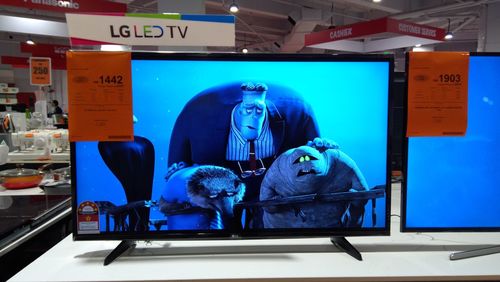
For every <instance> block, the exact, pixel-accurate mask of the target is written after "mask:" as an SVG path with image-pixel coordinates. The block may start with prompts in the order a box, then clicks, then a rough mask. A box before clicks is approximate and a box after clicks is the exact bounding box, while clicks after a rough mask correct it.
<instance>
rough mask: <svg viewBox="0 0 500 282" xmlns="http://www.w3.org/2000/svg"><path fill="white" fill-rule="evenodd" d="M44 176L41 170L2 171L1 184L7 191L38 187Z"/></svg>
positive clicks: (17, 169)
mask: <svg viewBox="0 0 500 282" xmlns="http://www.w3.org/2000/svg"><path fill="white" fill-rule="evenodd" d="M43 176H44V173H43V172H42V171H41V170H36V169H29V168H15V169H8V170H4V171H0V182H1V184H2V186H3V187H5V189H24V188H31V187H37V186H38V185H39V184H40V182H41V181H42V179H43Z"/></svg>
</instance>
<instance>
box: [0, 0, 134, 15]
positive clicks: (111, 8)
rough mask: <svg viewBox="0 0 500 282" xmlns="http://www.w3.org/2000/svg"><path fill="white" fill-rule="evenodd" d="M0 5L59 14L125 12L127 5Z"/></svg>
mask: <svg viewBox="0 0 500 282" xmlns="http://www.w3.org/2000/svg"><path fill="white" fill-rule="evenodd" d="M0 5H4V6H14V7H22V8H26V9H35V10H46V11H53V12H61V13H71V12H73V13H98V12H116V13H125V12H127V5H126V4H122V3H116V2H111V1H105V0H92V1H90V0H2V3H1V4H0Z"/></svg>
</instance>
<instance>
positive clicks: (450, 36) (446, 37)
mask: <svg viewBox="0 0 500 282" xmlns="http://www.w3.org/2000/svg"><path fill="white" fill-rule="evenodd" d="M450 25H451V21H450V19H448V31H447V32H446V35H445V36H444V39H446V40H450V39H452V38H453V33H452V32H451V31H450Z"/></svg>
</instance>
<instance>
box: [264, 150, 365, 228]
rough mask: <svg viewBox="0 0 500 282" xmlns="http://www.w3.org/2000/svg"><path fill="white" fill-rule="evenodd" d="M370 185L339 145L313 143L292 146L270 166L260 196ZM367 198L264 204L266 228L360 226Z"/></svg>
mask: <svg viewBox="0 0 500 282" xmlns="http://www.w3.org/2000/svg"><path fill="white" fill-rule="evenodd" d="M366 190H368V185H367V183H366V180H365V178H364V176H363V174H362V173H361V171H360V170H359V168H358V167H357V165H356V163H355V162H354V161H353V160H352V159H351V158H350V157H349V156H348V155H346V154H345V153H343V152H342V151H340V150H339V149H328V150H324V151H322V152H320V151H318V149H316V148H314V147H310V146H301V147H298V148H294V149H290V150H288V151H286V152H284V153H283V154H281V155H280V156H279V157H278V158H277V159H276V160H275V161H274V163H273V164H272V166H271V167H270V168H269V171H268V172H267V174H266V176H265V178H264V180H263V182H262V185H261V188H260V200H261V201H266V200H276V199H287V198H289V197H293V196H301V195H311V194H318V195H321V194H330V193H338V192H356V191H366ZM365 203H366V200H352V201H313V202H304V203H291V204H290V205H276V206H273V205H268V206H265V207H264V208H263V209H264V215H263V222H264V227H265V228H332V227H346V226H349V227H361V224H362V221H363V214H364V205H365Z"/></svg>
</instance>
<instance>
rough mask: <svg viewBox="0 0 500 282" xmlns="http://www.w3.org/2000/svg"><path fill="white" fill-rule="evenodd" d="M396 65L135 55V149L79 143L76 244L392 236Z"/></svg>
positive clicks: (362, 60)
mask: <svg viewBox="0 0 500 282" xmlns="http://www.w3.org/2000/svg"><path fill="white" fill-rule="evenodd" d="M391 73H392V58H390V57H386V56H332V55H264V54H261V55H249V54H246V55H241V54H164V53H133V54H132V62H131V74H132V96H133V117H131V118H133V119H134V136H135V138H134V141H133V142H97V141H96V142H75V143H73V144H72V155H71V157H72V169H73V173H72V177H73V179H72V184H73V189H74V191H73V192H74V202H73V204H74V219H75V220H74V230H75V231H74V234H75V238H76V239H147V238H193V237H195V236H196V237H216V238H226V237H233V238H234V237H243V238H247V237H248V238H255V237H268V236H278V237H288V236H326V235H332V236H333V235H337V236H348V235H349V236H350V235H384V234H388V232H389V212H388V211H389V207H390V201H389V199H390V189H389V188H390V180H389V179H390V153H389V152H388V148H389V144H388V143H389V138H388V135H389V134H388V132H389V130H388V124H389V122H388V120H389V115H388V111H389V99H388V98H389V90H390V81H391Z"/></svg>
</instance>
